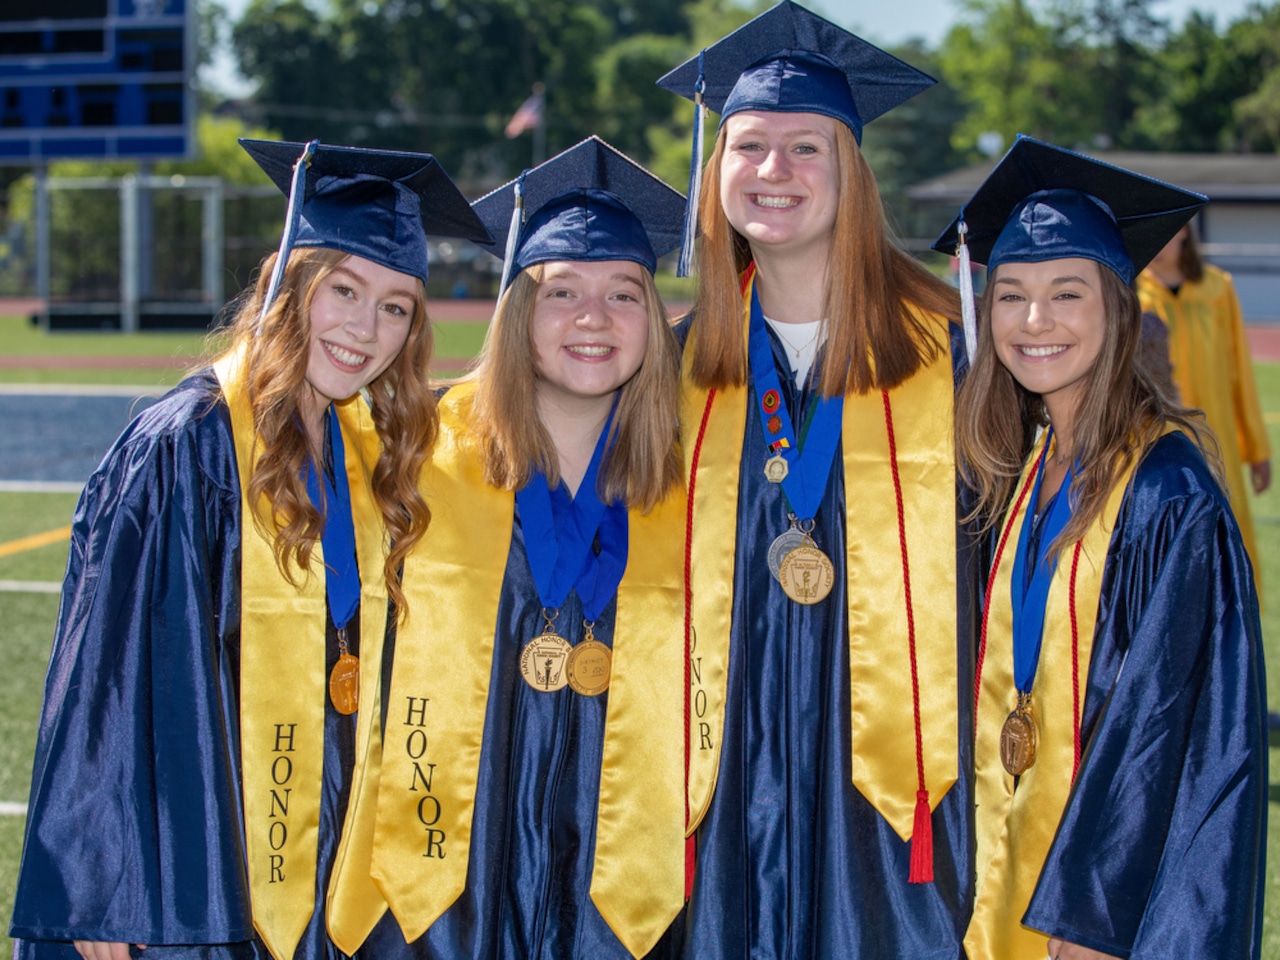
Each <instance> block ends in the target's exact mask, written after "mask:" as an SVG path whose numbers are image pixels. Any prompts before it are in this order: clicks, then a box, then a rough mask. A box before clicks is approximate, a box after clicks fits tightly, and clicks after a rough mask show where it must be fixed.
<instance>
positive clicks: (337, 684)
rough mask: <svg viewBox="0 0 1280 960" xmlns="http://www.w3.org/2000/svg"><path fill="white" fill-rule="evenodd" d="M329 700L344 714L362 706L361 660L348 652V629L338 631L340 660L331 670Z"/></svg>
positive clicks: (353, 711)
mask: <svg viewBox="0 0 1280 960" xmlns="http://www.w3.org/2000/svg"><path fill="white" fill-rule="evenodd" d="M329 700H330V701H331V702H332V703H333V709H335V710H337V711H338V712H339V713H340V714H342V715H343V716H348V717H349V716H351V714H353V713H355V712H356V710H358V709H359V708H360V661H359V660H358V659H356V658H355V657H353V656H352V655H351V654H350V653H348V652H347V631H346V630H339V631H338V662H337V663H335V664H334V665H333V670H331V671H330V672H329Z"/></svg>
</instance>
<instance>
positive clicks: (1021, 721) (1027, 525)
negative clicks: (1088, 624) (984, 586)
mask: <svg viewBox="0 0 1280 960" xmlns="http://www.w3.org/2000/svg"><path fill="white" fill-rule="evenodd" d="M1052 439H1053V438H1052V436H1050V437H1049V438H1048V440H1047V441H1046V442H1045V451H1044V453H1042V454H1041V456H1040V463H1039V464H1038V465H1037V467H1036V482H1035V486H1034V487H1033V488H1032V491H1031V504H1033V505H1034V504H1036V503H1039V502H1040V484H1041V481H1043V480H1044V467H1045V461H1046V460H1047V458H1048V451H1049V447H1050V443H1051V442H1052ZM1074 472H1075V467H1074V465H1073V466H1072V467H1071V469H1069V470H1068V471H1067V475H1066V477H1065V478H1063V481H1062V486H1061V487H1060V488H1059V489H1058V492H1057V494H1056V495H1055V496H1054V498H1053V500H1052V501H1051V502H1050V503H1049V505H1048V506H1047V507H1046V510H1047V511H1048V513H1047V514H1046V516H1045V518H1044V521H1043V524H1042V526H1041V530H1040V535H1039V538H1038V542H1037V545H1036V550H1035V556H1034V557H1032V556H1031V539H1032V527H1034V526H1035V520H1034V518H1033V517H1031V516H1027V517H1026V518H1024V519H1023V521H1022V530H1021V532H1020V533H1019V535H1018V550H1017V553H1016V554H1015V556H1014V561H1013V579H1012V581H1011V583H1010V592H1011V597H1010V600H1011V605H1012V607H1013V679H1014V683H1015V685H1016V686H1017V688H1018V702H1017V705H1016V706H1015V707H1014V708H1013V711H1012V712H1011V713H1010V714H1009V716H1008V717H1006V718H1005V721H1004V726H1002V727H1001V728H1000V762H1001V763H1002V764H1003V765H1004V768H1005V770H1006V771H1007V772H1008V773H1009V774H1010V775H1011V776H1015V777H1017V776H1021V775H1022V774H1023V773H1025V772H1026V771H1027V770H1028V769H1030V767H1031V766H1032V764H1034V763H1035V762H1036V744H1037V741H1038V739H1039V732H1038V727H1037V725H1036V715H1035V710H1034V708H1033V706H1032V702H1031V687H1032V685H1033V684H1034V683H1035V678H1036V668H1037V666H1038V665H1039V663H1040V644H1041V641H1042V639H1043V636H1044V616H1045V605H1046V603H1047V602H1048V599H1049V587H1050V585H1051V584H1052V583H1053V576H1054V573H1055V571H1056V570H1057V567H1058V561H1057V558H1056V557H1050V556H1049V555H1048V553H1049V548H1050V546H1051V545H1052V544H1053V541H1054V540H1056V539H1057V538H1058V535H1059V534H1060V533H1062V531H1063V530H1064V529H1065V528H1066V526H1067V523H1068V522H1069V521H1070V520H1071V481H1072V478H1073V474H1074ZM1032 509H1033V508H1029V509H1028V513H1030V512H1031V510H1032ZM1028 563H1031V564H1033V566H1032V568H1031V570H1030V574H1029V575H1028V569H1027V565H1028Z"/></svg>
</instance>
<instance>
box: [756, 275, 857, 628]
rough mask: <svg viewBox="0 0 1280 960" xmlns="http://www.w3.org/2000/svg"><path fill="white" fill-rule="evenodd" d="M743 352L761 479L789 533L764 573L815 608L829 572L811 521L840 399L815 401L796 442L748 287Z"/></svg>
mask: <svg viewBox="0 0 1280 960" xmlns="http://www.w3.org/2000/svg"><path fill="white" fill-rule="evenodd" d="M748 350H749V354H750V360H751V379H752V383H753V384H754V386H755V392H756V412H757V413H758V414H759V416H760V428H761V429H762V430H763V431H764V441H765V444H766V445H767V446H768V447H769V450H770V451H771V452H772V454H773V456H771V457H770V458H769V460H768V461H767V462H766V463H765V466H764V475H765V478H766V479H767V480H768V481H769V482H770V483H776V484H779V485H781V487H782V491H783V494H784V495H785V496H786V498H787V505H788V507H789V508H790V512H791V528H790V529H789V530H787V531H786V532H785V533H783V534H782V535H781V536H779V537H777V538H776V539H775V540H774V541H773V543H772V544H771V545H770V546H769V572H770V573H772V574H773V576H774V579H776V580H777V581H778V583H780V584H781V585H782V589H783V592H784V593H786V595H787V596H788V597H790V598H791V599H792V600H794V601H796V603H801V604H806V605H808V604H814V603H818V602H819V601H821V600H823V599H824V598H825V597H826V596H827V594H828V593H830V592H831V587H832V586H833V585H834V583H835V567H833V566H832V564H831V560H830V558H828V557H827V555H826V554H825V553H823V552H822V550H821V549H819V548H818V546H817V544H815V543H814V541H813V521H814V517H815V515H816V514H817V512H818V507H819V506H820V505H821V503H822V497H823V494H824V493H825V491H826V487H827V479H828V477H830V475H831V464H832V462H833V461H834V459H835V455H836V448H837V447H838V446H839V445H840V432H841V425H842V420H843V416H844V397H843V396H837V397H820V398H819V399H818V402H817V404H816V406H815V407H814V409H813V411H812V415H811V416H810V418H809V420H808V423H807V425H806V428H805V431H804V436H803V438H802V439H800V440H797V438H796V432H795V428H794V427H793V426H792V421H791V414H790V412H789V411H788V410H787V401H786V399H785V398H784V397H783V394H782V384H781V383H780V382H779V381H778V371H777V368H776V367H775V365H774V360H773V347H772V345H771V344H770V342H769V334H768V331H767V330H766V328H765V322H764V313H763V311H762V310H761V309H760V297H759V295H758V294H757V293H756V289H755V285H754V284H753V285H752V287H751V319H750V322H749V326H748Z"/></svg>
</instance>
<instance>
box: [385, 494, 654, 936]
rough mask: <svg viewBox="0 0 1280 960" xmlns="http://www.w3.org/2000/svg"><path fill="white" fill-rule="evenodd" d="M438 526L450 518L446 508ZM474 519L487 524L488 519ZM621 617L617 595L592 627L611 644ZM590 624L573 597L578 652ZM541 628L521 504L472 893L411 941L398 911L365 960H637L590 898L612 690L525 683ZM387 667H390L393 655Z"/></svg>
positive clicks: (572, 632) (485, 755)
mask: <svg viewBox="0 0 1280 960" xmlns="http://www.w3.org/2000/svg"><path fill="white" fill-rule="evenodd" d="M433 522H447V521H444V520H441V519H440V515H439V513H438V512H437V514H436V519H435V520H434V521H433ZM466 522H469V523H472V524H474V525H475V526H476V528H477V530H482V529H483V519H482V518H478V517H469V518H466ZM616 613H617V597H616V596H615V597H614V598H613V599H612V600H610V601H609V604H608V606H606V607H605V609H604V611H603V612H602V613H601V614H600V617H599V618H598V619H597V620H596V622H595V626H594V631H593V632H594V636H595V639H596V640H598V641H600V642H601V643H603V644H605V645H606V646H608V647H610V648H612V647H613V628H614V619H615V615H616ZM582 620H583V615H582V601H581V599H580V598H579V597H578V594H577V591H570V593H569V596H568V598H567V599H566V600H565V602H564V603H563V604H562V605H561V607H560V612H559V616H558V617H557V618H556V621H555V630H556V632H557V633H559V634H560V636H562V637H564V638H565V639H566V640H568V641H569V642H570V643H571V644H574V645H577V644H578V643H579V642H580V641H581V640H582V639H583V636H584V632H583V625H582ZM542 629H543V619H542V601H541V600H540V599H539V598H538V591H537V587H536V586H535V584H534V581H533V574H532V572H531V571H530V568H529V561H528V558H527V556H526V555H525V549H524V537H523V532H522V529H521V525H520V514H519V506H518V505H517V507H516V515H515V523H514V526H513V530H512V537H511V549H510V551H509V553H508V556H507V565H506V569H505V571H504V573H503V584H502V595H501V598H500V600H499V603H498V621H497V624H496V625H495V632H494V648H493V666H492V669H491V670H490V674H489V699H488V704H487V706H486V710H485V722H484V742H483V746H482V748H481V751H480V769H479V776H478V780H477V782H476V803H475V811H474V814H473V820H472V831H471V850H470V855H469V860H468V863H467V886H466V889H465V890H463V892H462V894H461V895H460V896H459V898H458V899H457V900H456V901H455V902H454V903H453V904H452V905H451V906H450V907H449V909H448V910H446V911H445V912H444V913H443V914H442V915H441V916H440V918H439V919H438V920H436V922H435V923H433V924H432V925H431V927H430V928H428V930H427V932H426V933H424V934H423V935H422V936H421V937H419V938H418V939H417V940H415V941H414V942H413V943H411V944H408V945H406V944H405V942H404V934H403V933H401V931H400V927H399V926H398V924H397V923H396V921H395V918H394V917H393V916H392V915H391V914H390V912H388V913H387V914H386V915H385V916H383V918H382V920H381V921H380V922H379V924H378V926H377V927H376V928H375V929H374V931H373V933H372V934H371V935H370V937H369V939H368V940H367V941H366V942H365V945H364V947H363V948H362V950H361V952H362V953H363V954H364V955H366V956H369V957H377V958H380V960H381V958H394V957H413V958H414V960H427V958H433V960H434V958H439V960H446V958H449V960H452V958H459V957H467V958H471V960H565V958H570V957H581V958H584V960H586V958H590V960H609V958H617V960H630V957H631V954H630V953H629V952H628V951H627V948H626V947H624V946H623V945H622V943H621V942H620V941H619V940H618V938H617V937H616V936H615V935H614V933H613V931H612V930H611V929H610V928H609V925H608V924H607V923H605V921H604V918H603V917H601V916H600V912H599V911H598V910H597V909H596V906H595V903H594V902H593V901H592V900H591V896H590V888H591V873H592V868H593V864H594V859H595V832H596V808H597V803H598V799H599V789H600V765H601V757H602V751H603V747H604V729H605V713H606V709H607V707H608V704H609V693H608V691H605V692H604V693H602V694H600V695H599V696H595V697H585V696H582V695H580V694H578V693H575V692H574V691H573V690H572V689H570V688H569V687H565V688H564V689H562V690H558V691H556V692H554V693H544V692H540V691H537V690H534V689H533V688H532V687H530V686H529V685H528V684H527V683H525V681H524V679H523V678H522V677H521V675H520V651H521V650H522V649H523V648H524V645H525V644H526V643H527V642H528V641H529V640H530V639H532V638H533V637H534V636H536V635H538V634H540V633H541V632H542ZM383 663H384V665H385V667H386V669H388V670H389V669H390V668H391V659H390V658H384V660H383ZM672 939H673V936H672V933H671V932H670V931H668V934H667V936H666V937H665V938H664V939H663V940H662V941H661V942H659V944H658V945H657V946H656V947H655V948H654V950H653V951H652V952H651V953H650V957H661V956H666V955H668V954H669V952H670V949H671V948H670V947H669V946H668V944H669V943H670V942H671V941H672Z"/></svg>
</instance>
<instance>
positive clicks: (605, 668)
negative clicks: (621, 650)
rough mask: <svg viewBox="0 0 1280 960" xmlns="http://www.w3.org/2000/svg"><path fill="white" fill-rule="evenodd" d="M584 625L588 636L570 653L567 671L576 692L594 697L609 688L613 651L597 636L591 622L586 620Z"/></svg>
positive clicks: (570, 683) (571, 685) (570, 684)
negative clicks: (593, 631) (592, 629)
mask: <svg viewBox="0 0 1280 960" xmlns="http://www.w3.org/2000/svg"><path fill="white" fill-rule="evenodd" d="M583 626H584V627H585V628H586V630H587V635H586V638H585V639H583V641H582V642H581V643H579V644H578V645H577V646H576V647H574V648H573V650H572V652H571V653H570V654H569V663H568V665H567V667H566V669H565V672H566V673H567V674H568V677H569V686H570V687H572V688H573V690H574V692H575V693H580V694H582V695H583V696H584V697H594V696H598V695H599V694H602V693H604V692H605V691H606V690H608V689H609V678H610V676H611V675H612V670H613V651H612V650H610V649H609V648H608V647H606V646H605V645H604V644H603V643H601V642H600V641H599V640H597V639H596V638H595V636H594V634H593V633H592V632H591V627H592V625H591V624H590V623H588V622H585V621H584V622H583Z"/></svg>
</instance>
